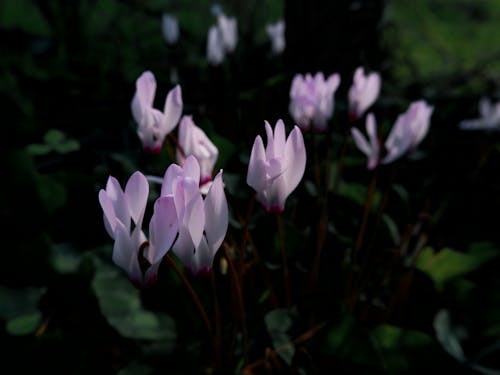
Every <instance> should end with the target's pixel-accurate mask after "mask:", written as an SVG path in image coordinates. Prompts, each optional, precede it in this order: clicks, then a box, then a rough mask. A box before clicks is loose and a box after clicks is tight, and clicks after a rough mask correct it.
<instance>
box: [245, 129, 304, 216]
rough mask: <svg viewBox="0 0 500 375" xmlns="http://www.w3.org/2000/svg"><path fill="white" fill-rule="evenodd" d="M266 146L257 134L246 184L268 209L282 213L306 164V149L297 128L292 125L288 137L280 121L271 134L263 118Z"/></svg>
mask: <svg viewBox="0 0 500 375" xmlns="http://www.w3.org/2000/svg"><path fill="white" fill-rule="evenodd" d="M265 127H266V133H267V146H266V148H265V149H264V143H263V142H262V138H261V137H260V135H259V136H257V137H256V138H255V142H254V144H253V147H252V152H251V154H250V162H249V164H248V174H247V184H248V185H250V186H251V187H252V188H254V189H255V191H256V192H257V200H258V201H259V202H261V203H262V204H263V205H264V208H265V209H266V210H267V211H268V212H283V211H284V209H285V201H286V198H287V197H288V196H289V195H290V194H291V193H292V191H293V190H294V189H295V188H296V187H297V185H298V184H299V182H300V180H301V179H302V176H303V175H304V170H305V167H306V149H305V146H304V139H303V137H302V133H301V131H300V129H299V128H298V127H297V126H295V127H294V129H293V130H292V132H291V133H290V135H289V137H288V139H286V135H285V124H284V123H283V121H282V120H278V122H277V123H276V126H275V129H274V134H273V130H272V129H271V125H269V123H268V122H267V121H265Z"/></svg>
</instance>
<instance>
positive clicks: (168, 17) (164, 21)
mask: <svg viewBox="0 0 500 375" xmlns="http://www.w3.org/2000/svg"><path fill="white" fill-rule="evenodd" d="M161 31H162V33H163V37H164V38H165V41H166V42H167V43H168V44H170V45H172V44H175V43H177V41H178V40H179V22H178V21H177V17H175V16H174V15H172V14H167V13H164V14H163V16H162V17H161Z"/></svg>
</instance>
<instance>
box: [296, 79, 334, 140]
mask: <svg viewBox="0 0 500 375" xmlns="http://www.w3.org/2000/svg"><path fill="white" fill-rule="evenodd" d="M339 84H340V76H339V75H338V74H332V75H331V76H329V77H328V79H327V80H326V81H325V77H324V75H323V73H321V72H319V73H316V75H315V76H314V77H313V76H312V75H311V74H309V73H308V74H306V75H305V77H304V76H303V75H301V74H297V75H296V76H295V77H294V79H293V81H292V86H291V88H290V108H289V110H290V114H291V115H292V117H293V119H294V120H295V122H296V123H297V124H298V125H299V126H300V128H301V129H302V130H309V128H311V127H312V128H313V130H315V131H319V132H324V131H326V127H327V123H328V120H329V119H330V118H331V117H332V114H333V109H334V93H335V91H336V90H337V88H338V87H339Z"/></svg>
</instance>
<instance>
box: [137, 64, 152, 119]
mask: <svg viewBox="0 0 500 375" xmlns="http://www.w3.org/2000/svg"><path fill="white" fill-rule="evenodd" d="M135 87H136V91H135V95H134V98H133V99H132V114H133V116H134V119H135V120H136V121H137V122H141V121H143V116H144V113H145V111H147V109H149V108H152V106H153V101H154V97H155V92H156V79H155V76H154V75H153V73H151V72H150V71H149V70H148V71H145V72H144V73H142V74H141V75H140V76H139V78H137V80H136V81H135Z"/></svg>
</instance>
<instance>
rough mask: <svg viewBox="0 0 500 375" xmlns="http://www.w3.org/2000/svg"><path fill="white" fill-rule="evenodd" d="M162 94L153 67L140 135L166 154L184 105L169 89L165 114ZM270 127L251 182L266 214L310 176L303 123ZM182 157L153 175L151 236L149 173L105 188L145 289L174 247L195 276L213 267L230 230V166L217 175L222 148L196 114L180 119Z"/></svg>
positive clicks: (130, 263) (140, 103)
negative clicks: (156, 187) (157, 189)
mask: <svg viewBox="0 0 500 375" xmlns="http://www.w3.org/2000/svg"><path fill="white" fill-rule="evenodd" d="M155 92H156V80H155V77H154V75H153V74H152V73H151V72H149V71H146V72H144V73H143V74H141V76H140V77H139V78H138V79H137V81H136V92H135V95H134V97H133V99H132V103H131V108H132V115H133V117H134V119H135V121H136V122H137V124H138V128H137V133H138V136H139V138H140V139H141V141H142V144H143V148H144V150H145V151H147V152H150V153H156V152H159V151H160V149H161V146H162V144H163V142H164V140H165V137H166V135H167V134H169V133H170V132H171V131H172V130H173V129H174V128H175V127H176V126H177V123H178V122H179V119H180V117H181V114H182V110H183V101H182V93H181V88H180V86H178V85H177V86H175V87H174V88H173V89H172V90H170V92H169V93H168V94H167V97H166V100H165V106H164V110H163V112H162V111H160V110H158V109H156V108H153V101H154V96H155ZM265 130H266V134H267V145H266V147H264V143H263V141H262V138H261V137H260V136H257V137H256V139H255V142H254V145H253V148H252V151H251V155H250V162H249V165H248V174H247V183H248V184H249V185H250V186H251V187H253V188H254V189H255V190H256V192H257V199H258V200H259V201H260V202H261V203H262V205H263V206H264V208H265V209H266V211H268V212H275V213H281V212H283V210H284V208H285V201H286V198H287V197H288V196H289V195H290V194H291V193H292V191H293V190H295V188H296V187H297V185H298V184H299V182H300V180H301V179H302V176H303V174H304V171H305V166H306V149H305V145H304V139H303V137H302V133H301V131H300V129H299V128H298V127H297V126H295V127H294V129H293V130H292V132H291V133H290V135H289V137H288V138H287V137H286V134H285V124H284V123H283V121H282V120H278V122H277V123H276V126H275V128H274V131H273V129H272V128H271V125H270V124H269V123H268V122H267V121H265ZM176 157H177V162H178V163H179V164H171V165H170V166H169V167H168V168H167V170H166V172H165V175H164V177H163V178H159V177H154V176H153V177H149V180H150V181H153V182H158V181H159V182H160V183H161V184H162V187H161V194H160V197H158V198H157V199H156V201H155V203H154V212H153V215H152V216H151V220H150V223H149V240H148V239H147V237H146V236H145V234H144V232H143V231H142V224H143V220H144V214H145V211H146V206H147V201H148V195H149V182H148V178H146V176H144V175H143V174H142V173H141V172H135V173H134V174H133V175H132V176H131V177H130V179H129V180H128V182H127V184H126V186H125V189H124V190H122V188H121V186H120V184H119V183H118V181H117V180H116V179H115V178H114V177H112V176H110V177H109V179H108V182H107V185H106V189H101V190H100V192H99V202H100V204H101V207H102V209H103V212H104V223H105V227H106V230H107V232H108V234H109V235H110V236H111V238H112V239H114V240H115V243H114V248H113V261H114V262H115V263H116V264H117V265H118V266H120V267H121V268H123V269H124V270H125V271H126V272H127V273H128V274H129V277H130V279H131V280H132V282H133V283H134V284H135V285H138V286H140V287H143V286H147V285H150V284H152V283H154V282H155V280H156V278H157V273H158V267H159V265H160V263H161V260H162V259H163V257H164V256H165V255H166V254H167V252H168V251H169V250H170V249H172V250H173V252H174V253H175V254H176V256H177V257H178V258H179V260H180V261H181V262H182V263H183V264H184V266H185V267H186V268H187V269H188V270H190V271H191V273H193V274H194V275H199V274H203V273H207V272H209V271H210V270H211V268H212V263H213V259H214V256H215V254H216V252H217V250H218V249H219V247H220V246H221V244H222V242H223V240H224V237H225V235H226V231H227V227H228V206H227V200H226V196H225V192H224V182H223V178H222V171H220V172H219V173H218V174H217V176H216V177H215V179H214V180H212V171H213V169H214V166H215V163H216V161H217V157H218V150H217V147H216V146H215V145H214V144H213V143H212V142H211V141H210V139H209V138H208V136H207V135H206V134H205V132H204V131H203V130H202V129H201V128H199V127H198V126H196V125H195V123H194V122H193V120H192V117H191V116H183V117H182V119H181V120H180V125H179V131H178V144H177V153H176ZM204 195H205V198H204V199H203V196H204Z"/></svg>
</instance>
